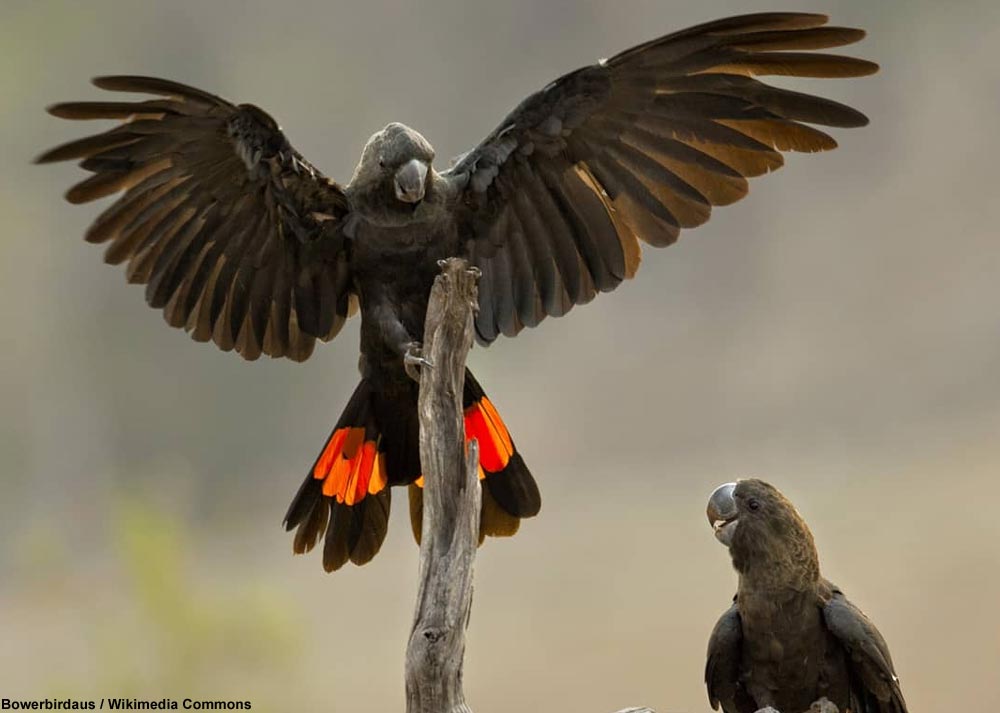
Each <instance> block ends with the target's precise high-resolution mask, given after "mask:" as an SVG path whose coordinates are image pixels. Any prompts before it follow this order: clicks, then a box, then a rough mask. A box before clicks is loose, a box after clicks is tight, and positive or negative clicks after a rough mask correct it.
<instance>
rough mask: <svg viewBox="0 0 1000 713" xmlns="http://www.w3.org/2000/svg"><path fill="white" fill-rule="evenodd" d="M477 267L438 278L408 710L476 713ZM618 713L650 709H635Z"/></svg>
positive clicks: (455, 268)
mask: <svg viewBox="0 0 1000 713" xmlns="http://www.w3.org/2000/svg"><path fill="white" fill-rule="evenodd" d="M478 273H479V271H478V270H476V269H474V268H473V269H470V268H469V265H468V263H467V262H465V261H464V260H461V259H457V258H452V259H450V260H445V261H443V263H442V271H441V275H439V276H438V278H437V279H436V280H435V281H434V287H433V288H432V289H431V296H430V302H429V304H428V307H427V320H426V323H425V328H424V344H423V350H422V354H423V357H424V358H425V359H428V360H429V361H430V363H431V364H432V365H433V366H432V367H429V368H428V367H426V366H425V367H423V368H421V370H420V397H419V400H418V409H419V416H420V463H421V466H422V469H423V474H424V498H423V499H424V511H423V523H422V529H423V534H422V537H421V541H420V583H419V587H418V590H417V606H416V612H415V613H414V618H413V629H412V630H411V631H410V641H409V644H408V645H407V648H406V710H407V713H472V711H471V709H470V708H469V706H468V705H467V704H466V702H465V694H464V692H463V690H462V662H463V659H464V656H465V628H466V626H467V625H468V622H469V612H470V610H471V607H472V569H473V564H474V562H475V558H476V547H477V546H478V544H479V508H480V503H481V498H482V494H481V491H480V485H479V448H478V445H477V444H476V443H475V442H473V443H470V444H469V447H468V452H467V453H466V449H465V446H464V443H465V430H464V429H465V424H464V413H463V409H462V390H463V386H464V383H465V359H466V356H468V353H469V349H470V348H471V347H472V339H473V316H474V312H475V309H476V304H477V295H476V279H477V278H478ZM619 713H652V711H651V710H650V709H648V708H628V709H625V710H623V711H620V712H619Z"/></svg>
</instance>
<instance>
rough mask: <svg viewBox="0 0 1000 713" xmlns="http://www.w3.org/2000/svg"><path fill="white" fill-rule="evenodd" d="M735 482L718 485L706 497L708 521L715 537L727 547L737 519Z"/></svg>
mask: <svg viewBox="0 0 1000 713" xmlns="http://www.w3.org/2000/svg"><path fill="white" fill-rule="evenodd" d="M735 492H736V483H726V484H725V485H720V486H719V487H718V488H716V489H715V492H713V493H712V497H710V498H709V499H708V509H707V513H708V522H709V524H711V525H712V527H713V528H714V529H715V539H717V540H718V541H719V542H721V543H722V544H724V545H725V546H726V547H729V546H730V545H731V544H732V542H733V534H734V533H735V532H736V525H737V524H738V522H739V520H738V518H739V510H738V509H737V507H736V498H735V497H734V495H733V494H734V493H735Z"/></svg>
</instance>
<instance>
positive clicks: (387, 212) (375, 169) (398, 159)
mask: <svg viewBox="0 0 1000 713" xmlns="http://www.w3.org/2000/svg"><path fill="white" fill-rule="evenodd" d="M433 161H434V148H433V147H432V146H431V145H430V143H429V142H428V141H427V139H425V138H424V137H423V136H421V135H420V134H419V133H418V132H416V131H414V130H413V129H411V128H410V127H408V126H405V125H403V124H399V123H392V124H389V125H388V126H386V127H385V128H384V129H382V130H381V131H379V132H378V133H376V134H374V135H373V136H372V137H371V138H370V139H368V143H367V144H366V145H365V148H364V151H362V152H361V160H360V161H359V162H358V167H357V168H356V169H355V170H354V177H353V178H352V179H351V182H350V184H349V185H348V187H347V190H348V193H349V194H351V196H352V202H353V204H354V206H355V209H356V210H359V211H360V212H361V213H362V214H363V217H365V218H366V219H368V220H370V221H372V222H373V223H376V224H379V225H386V226H393V225H402V224H406V223H410V222H414V220H415V219H419V218H420V217H421V214H422V213H426V212H428V211H427V210H426V207H425V203H430V202H432V201H431V199H432V198H433V197H434V195H433V194H434V190H435V178H436V174H435V172H434V169H433V168H432V167H431V164H432V162H433Z"/></svg>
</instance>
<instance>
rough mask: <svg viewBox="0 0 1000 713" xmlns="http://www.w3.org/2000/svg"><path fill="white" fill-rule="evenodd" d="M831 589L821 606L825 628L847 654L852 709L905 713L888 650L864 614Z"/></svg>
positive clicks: (868, 712) (871, 712) (883, 640)
mask: <svg viewBox="0 0 1000 713" xmlns="http://www.w3.org/2000/svg"><path fill="white" fill-rule="evenodd" d="M830 586H831V592H832V594H831V596H830V598H829V601H828V602H827V603H826V605H825V606H824V607H823V620H824V621H825V622H826V627H827V629H829V630H830V633H832V634H833V635H834V637H836V639H837V640H838V641H839V642H840V644H841V646H843V647H844V650H845V651H846V652H847V655H848V659H849V663H848V666H849V667H850V673H851V686H850V688H851V706H850V708H851V710H852V711H856V713H906V702H905V701H904V700H903V692H902V691H901V690H900V688H899V678H898V677H897V676H896V671H895V669H894V667H893V665H892V657H891V656H890V655H889V647H888V645H887V644H886V643H885V639H883V638H882V634H880V633H879V630H878V629H876V628H875V625H874V624H872V622H871V621H870V620H869V619H868V617H866V616H865V614H864V612H862V611H861V610H860V609H858V608H857V607H856V606H854V605H853V604H851V602H850V601H849V600H848V599H847V597H845V596H844V593H843V592H842V591H840V589H838V588H837V587H835V586H833V585H830Z"/></svg>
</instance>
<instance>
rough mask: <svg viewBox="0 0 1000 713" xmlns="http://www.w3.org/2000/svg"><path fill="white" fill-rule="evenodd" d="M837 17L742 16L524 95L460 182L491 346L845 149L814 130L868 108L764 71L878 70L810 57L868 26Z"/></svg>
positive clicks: (483, 327)
mask: <svg viewBox="0 0 1000 713" xmlns="http://www.w3.org/2000/svg"><path fill="white" fill-rule="evenodd" d="M826 22H827V18H826V17H825V16H823V15H812V14H801V13H762V14H755V15H743V16H739V17H731V18H727V19H724V20H718V21H716V22H710V23H707V24H704V25H699V26H697V27H692V28H690V29H687V30H683V31H681V32H677V33H674V34H672V35H667V36H666V37H662V38H660V39H657V40H653V41H651V42H647V43H646V44H644V45H640V46H638V47H635V48H633V49H630V50H627V51H625V52H622V53H621V54H619V55H617V56H615V57H613V58H611V59H609V60H607V61H602V62H600V63H599V64H596V65H593V66H590V67H584V68H582V69H579V70H577V71H575V72H571V73H570V74H567V75H565V76H563V77H561V78H560V79H557V80H556V81H554V82H552V83H551V84H549V85H548V86H547V87H545V88H544V89H542V90H541V91H540V92H537V93H535V94H533V95H531V96H530V97H528V98H527V99H525V100H524V101H523V102H522V103H521V105H520V106H518V107H517V108H516V109H515V110H514V111H513V112H512V113H511V114H510V115H509V116H508V117H507V118H506V119H505V120H504V121H503V123H501V124H500V126H499V127H498V128H497V129H496V130H495V131H494V132H493V133H492V134H491V135H490V136H489V137H487V138H486V140H485V141H483V142H482V143H481V144H480V145H479V146H477V147H476V148H475V149H473V150H472V151H470V152H469V153H468V154H466V155H465V156H463V157H462V158H461V159H460V160H459V161H458V163H457V164H456V165H455V166H454V167H453V168H452V169H451V170H450V171H448V172H446V174H445V175H446V176H448V177H450V179H451V180H452V181H453V182H454V183H455V184H457V185H458V186H459V188H460V198H459V201H460V202H459V205H458V215H459V221H460V228H461V229H462V230H463V232H464V235H465V237H466V238H468V240H469V242H468V253H469V257H470V258H471V260H472V261H473V262H474V263H475V264H477V265H478V266H479V267H480V268H481V269H482V272H483V275H482V278H481V280H480V284H479V296H480V310H479V314H478V317H477V321H476V326H477V330H478V336H479V338H480V339H481V340H483V341H485V342H490V341H492V340H494V339H496V337H497V336H498V335H499V334H505V335H508V336H512V335H514V334H517V333H518V332H519V331H520V330H521V329H522V328H523V327H526V326H528V327H530V326H534V325H536V324H538V323H539V322H540V321H541V320H542V319H544V317H545V316H547V315H553V316H558V315H561V314H564V313H565V312H567V311H568V310H569V309H570V308H571V307H572V306H573V305H575V304H581V303H584V302H587V301H589V300H590V299H592V298H593V297H594V296H595V295H596V294H597V293H598V292H604V291H608V290H612V289H614V288H615V287H616V286H617V285H618V284H619V283H620V282H621V281H622V280H624V279H626V278H629V277H632V276H633V275H634V274H635V271H636V269H637V268H638V265H639V258H640V248H639V242H638V241H639V240H642V241H643V242H646V243H648V244H650V245H653V246H657V247H661V246H665V245H669V244H671V243H672V242H674V241H675V240H676V239H677V235H678V233H679V231H680V230H681V228H692V227H695V226H697V225H700V224H702V223H704V222H705V221H706V220H708V217H709V214H710V212H711V208H712V206H717V205H726V204H729V203H732V202H734V201H736V200H739V199H740V198H741V197H743V196H744V195H745V194H746V192H747V180H746V179H747V178H748V177H751V176H758V175H760V174H763V173H767V172H769V171H772V170H774V169H776V168H778V167H779V166H781V164H782V156H781V152H782V151H824V150H827V149H831V148H833V147H834V146H836V142H835V141H834V140H833V139H832V138H831V137H830V136H828V135H827V134H825V133H823V132H822V131H819V130H818V129H815V128H813V127H811V126H809V124H819V125H825V126H835V127H851V126H862V125H864V124H865V123H867V119H866V118H865V117H864V115H862V114H861V113H860V112H857V111H855V110H854V109H851V108H849V107H847V106H844V105H842V104H838V103H836V102H833V101H830V100H827V99H822V98H820V97H815V96H810V95H808V94H802V93H799V92H793V91H790V90H786V89H779V88H776V87H771V86H768V85H767V84H763V83H761V82H759V81H757V80H755V79H753V76H754V75H768V74H780V75H789V76H795V77H854V76H861V75H865V74H870V73H872V72H874V71H876V69H877V65H875V64H872V63H871V62H867V61H864V60H860V59H855V58H852V57H845V56H841V55H834V54H824V53H819V52H812V51H809V50H816V49H823V48H829V47H840V46H843V45H847V44H851V43H853V42H856V41H858V40H859V39H861V38H862V37H864V32H863V31H861V30H855V29H849V28H843V27H828V26H824V25H825V24H826Z"/></svg>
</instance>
